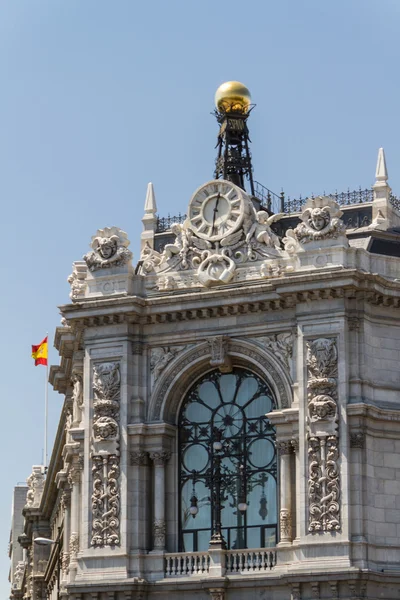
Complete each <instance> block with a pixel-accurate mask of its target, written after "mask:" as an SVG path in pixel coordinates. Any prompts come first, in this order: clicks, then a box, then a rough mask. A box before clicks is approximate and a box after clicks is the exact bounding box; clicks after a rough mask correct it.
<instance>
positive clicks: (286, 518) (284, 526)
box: [279, 508, 292, 541]
mask: <svg viewBox="0 0 400 600" xmlns="http://www.w3.org/2000/svg"><path fill="white" fill-rule="evenodd" d="M279 527H280V532H281V541H284V540H291V539H292V515H291V514H290V511H289V510H288V509H287V508H281V510H280V513H279Z"/></svg>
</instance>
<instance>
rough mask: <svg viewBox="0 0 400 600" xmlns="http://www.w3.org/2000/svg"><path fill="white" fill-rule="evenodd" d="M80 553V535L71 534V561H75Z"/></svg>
mask: <svg viewBox="0 0 400 600" xmlns="http://www.w3.org/2000/svg"><path fill="white" fill-rule="evenodd" d="M78 552H79V535H78V534H77V533H71V537H70V538H69V553H70V559H75V560H76V557H77V556H78Z"/></svg>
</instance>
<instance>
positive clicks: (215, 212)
mask: <svg viewBox="0 0 400 600" xmlns="http://www.w3.org/2000/svg"><path fill="white" fill-rule="evenodd" d="M220 196H221V193H220V192H218V196H217V201H216V203H215V206H214V215H213V222H212V229H211V235H213V233H214V227H215V219H216V217H217V212H218V203H219V199H220Z"/></svg>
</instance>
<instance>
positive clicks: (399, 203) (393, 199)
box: [390, 194, 400, 211]
mask: <svg viewBox="0 0 400 600" xmlns="http://www.w3.org/2000/svg"><path fill="white" fill-rule="evenodd" d="M390 204H391V205H392V206H393V207H394V208H396V209H397V210H398V211H400V198H399V197H398V196H393V194H390Z"/></svg>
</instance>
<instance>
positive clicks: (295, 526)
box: [290, 437, 301, 539]
mask: <svg viewBox="0 0 400 600" xmlns="http://www.w3.org/2000/svg"><path fill="white" fill-rule="evenodd" d="M290 443H291V446H292V449H293V453H294V455H295V459H294V463H295V466H294V472H295V476H294V478H295V494H296V495H295V498H296V496H297V495H298V491H299V490H300V487H301V486H300V452H299V438H298V437H294V438H292V439H291V440H290ZM292 514H293V511H292ZM293 518H294V523H292V539H293V538H294V536H296V537H295V538H294V539H298V538H299V532H300V519H301V508H300V502H299V501H296V512H295V513H294V514H293Z"/></svg>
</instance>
